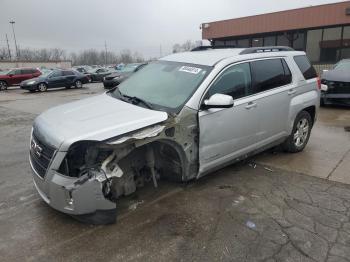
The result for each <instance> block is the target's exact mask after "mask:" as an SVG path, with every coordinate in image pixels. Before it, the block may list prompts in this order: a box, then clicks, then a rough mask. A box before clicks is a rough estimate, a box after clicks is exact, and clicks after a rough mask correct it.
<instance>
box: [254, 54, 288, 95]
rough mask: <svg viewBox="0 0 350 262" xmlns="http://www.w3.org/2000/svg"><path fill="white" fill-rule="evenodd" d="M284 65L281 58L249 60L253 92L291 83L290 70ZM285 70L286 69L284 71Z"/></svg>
mask: <svg viewBox="0 0 350 262" xmlns="http://www.w3.org/2000/svg"><path fill="white" fill-rule="evenodd" d="M284 63H285V62H284ZM285 66H287V65H285ZM285 66H284V64H283V62H282V59H267V60H260V61H254V62H251V68H252V75H253V93H254V94H256V93H260V92H264V91H267V90H270V89H274V88H276V87H280V86H284V85H287V84H289V83H291V75H290V70H289V69H288V67H285ZM287 69H288V70H287ZM285 70H287V71H286V73H285Z"/></svg>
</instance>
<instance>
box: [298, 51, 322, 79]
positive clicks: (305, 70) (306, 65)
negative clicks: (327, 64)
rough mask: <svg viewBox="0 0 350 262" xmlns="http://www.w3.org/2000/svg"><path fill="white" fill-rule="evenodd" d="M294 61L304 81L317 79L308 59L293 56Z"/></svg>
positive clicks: (302, 56)
mask: <svg viewBox="0 0 350 262" xmlns="http://www.w3.org/2000/svg"><path fill="white" fill-rule="evenodd" d="M294 61H295V63H296V64H297V65H298V67H299V69H300V71H301V73H302V74H303V76H304V78H305V79H306V80H308V79H312V78H316V77H317V73H316V70H315V68H314V67H313V66H312V65H311V64H310V62H309V59H307V57H306V56H304V55H300V56H295V57H294Z"/></svg>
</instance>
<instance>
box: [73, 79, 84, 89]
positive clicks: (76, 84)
mask: <svg viewBox="0 0 350 262" xmlns="http://www.w3.org/2000/svg"><path fill="white" fill-rule="evenodd" d="M75 87H76V88H82V87H83V83H82V82H81V81H80V80H78V81H76V82H75Z"/></svg>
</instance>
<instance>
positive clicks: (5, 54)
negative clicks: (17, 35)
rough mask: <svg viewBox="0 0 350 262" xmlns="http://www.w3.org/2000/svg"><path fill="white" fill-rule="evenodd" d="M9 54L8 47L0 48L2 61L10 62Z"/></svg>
mask: <svg viewBox="0 0 350 262" xmlns="http://www.w3.org/2000/svg"><path fill="white" fill-rule="evenodd" d="M9 59H10V57H9V53H8V49H7V48H6V47H2V48H0V60H9Z"/></svg>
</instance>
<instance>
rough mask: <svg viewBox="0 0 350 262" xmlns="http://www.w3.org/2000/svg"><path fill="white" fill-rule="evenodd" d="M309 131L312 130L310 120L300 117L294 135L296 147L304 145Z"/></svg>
mask: <svg viewBox="0 0 350 262" xmlns="http://www.w3.org/2000/svg"><path fill="white" fill-rule="evenodd" d="M309 132H310V124H309V121H308V120H307V119H306V118H302V119H300V120H299V122H298V124H297V128H296V130H295V133H294V136H293V139H294V144H295V146H296V147H302V146H303V145H304V144H305V142H306V140H307V138H308V135H309Z"/></svg>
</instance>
